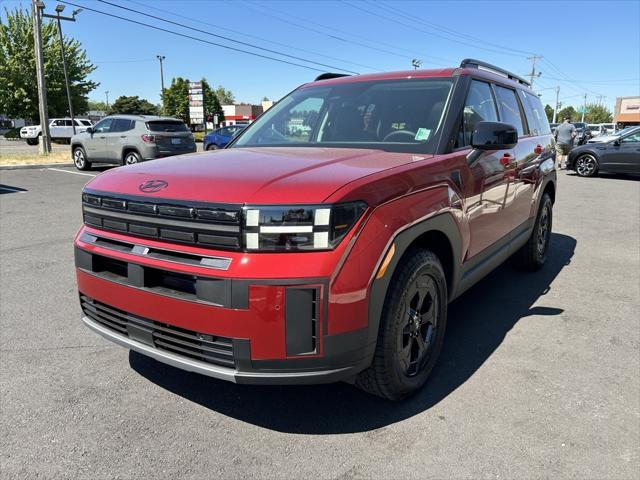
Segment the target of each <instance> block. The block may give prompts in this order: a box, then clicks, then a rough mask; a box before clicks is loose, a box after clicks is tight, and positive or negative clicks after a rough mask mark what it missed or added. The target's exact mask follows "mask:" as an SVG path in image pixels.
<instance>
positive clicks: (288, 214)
mask: <svg viewBox="0 0 640 480" xmlns="http://www.w3.org/2000/svg"><path fill="white" fill-rule="evenodd" d="M366 209H367V204H366V203H364V202H352V203H342V204H336V205H292V206H281V205H277V206H262V205H261V206H249V207H246V208H245V212H244V236H245V238H244V243H245V247H246V249H247V250H250V251H295V250H328V249H332V248H335V247H336V246H337V245H338V244H339V243H340V241H341V240H342V239H343V238H344V237H345V236H346V235H347V233H348V232H349V230H351V227H353V226H354V225H355V224H356V222H357V221H358V219H359V218H360V217H361V216H362V214H363V213H364V211H365V210H366Z"/></svg>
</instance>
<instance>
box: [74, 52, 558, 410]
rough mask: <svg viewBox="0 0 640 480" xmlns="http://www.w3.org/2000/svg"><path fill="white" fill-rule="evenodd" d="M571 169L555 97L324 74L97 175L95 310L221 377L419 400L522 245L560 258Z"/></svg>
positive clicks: (388, 76)
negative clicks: (233, 133)
mask: <svg viewBox="0 0 640 480" xmlns="http://www.w3.org/2000/svg"><path fill="white" fill-rule="evenodd" d="M554 161H555V159H554V148H553V143H552V137H551V132H550V129H549V124H548V122H547V119H546V116H545V113H544V110H543V108H542V105H541V104H540V100H539V99H538V97H537V96H536V95H535V94H534V93H533V92H532V91H531V89H530V88H529V87H528V84H527V82H526V81H524V80H522V79H521V78H518V77H517V76H515V75H513V74H511V73H509V72H506V71H504V70H502V69H500V68H497V67H495V66H491V65H489V64H486V63H483V62H480V61H477V60H465V61H463V62H462V64H461V65H460V67H459V68H448V69H443V70H425V71H409V72H396V73H384V74H374V75H359V76H342V75H337V74H325V75H321V76H320V77H318V78H317V79H316V81H314V82H311V83H308V84H305V85H302V86H301V87H299V88H298V89H296V90H295V91H293V92H292V93H291V94H289V95H287V96H286V97H284V98H283V99H282V100H280V101H279V102H278V103H277V104H276V105H274V106H273V107H272V108H271V109H270V110H268V111H267V112H266V113H265V114H263V115H262V116H261V117H260V118H259V119H258V120H257V121H256V122H255V123H253V124H252V125H251V126H250V127H249V128H247V129H246V130H245V131H244V132H243V133H242V134H240V135H239V136H238V137H236V138H235V139H234V140H233V141H232V143H231V144H230V145H229V146H228V147H227V148H226V149H224V150H218V151H215V152H205V153H202V154H193V155H188V156H182V157H176V158H169V159H163V160H157V161H152V162H147V163H144V164H140V165H134V166H130V167H127V168H117V169H114V170H110V171H108V172H105V173H103V174H101V175H99V176H98V177H96V178H95V179H94V180H92V181H91V182H90V183H89V184H87V186H86V187H85V189H84V191H83V193H82V207H83V217H84V225H83V226H82V228H81V229H80V231H79V233H78V235H77V237H76V239H75V259H76V268H77V279H78V289H79V294H80V303H81V306H82V310H83V312H84V317H83V321H84V323H86V325H87V326H89V327H90V328H91V329H93V330H94V331H96V332H97V333H99V334H101V335H102V336H104V337H106V338H108V339H110V340H112V341H114V342H116V343H119V344H120V345H123V346H125V347H128V348H130V349H132V350H136V351H138V352H141V353H142V354H144V355H148V356H150V357H153V358H155V359H156V360H158V361H160V362H164V363H168V364H170V365H173V366H176V367H178V368H182V369H185V370H189V371H193V372H198V373H201V374H204V375H209V376H211V377H215V378H219V379H224V380H229V381H232V382H237V383H254V384H300V383H322V382H333V381H339V380H345V381H351V382H355V384H356V385H358V386H359V387H361V388H363V389H364V390H366V391H368V392H371V393H374V394H377V395H380V396H383V397H386V398H390V399H400V398H403V397H405V396H407V395H409V394H411V393H413V392H415V391H416V390H418V389H419V388H420V387H422V385H423V384H424V383H425V381H426V379H427V377H428V376H429V373H430V372H431V370H432V369H433V366H434V364H435V362H436V360H437V358H438V354H439V353H440V350H441V347H442V343H443V337H444V333H445V327H446V322H447V304H448V303H449V302H451V301H452V300H453V299H455V298H456V297H457V296H459V295H460V294H462V293H463V292H464V291H465V290H467V289H468V288H469V287H471V286H472V285H473V284H474V283H476V282H477V281H478V280H480V279H481V278H482V277H484V276H485V275H486V274H487V273H489V272H490V271H491V270H492V269H494V268H495V267H496V266H498V265H499V264H500V263H502V262H503V261H504V260H505V259H507V258H508V257H510V256H512V255H516V256H517V259H518V261H519V262H520V264H521V265H522V266H524V267H525V268H528V269H531V270H535V269H539V268H540V267H542V265H543V264H544V262H545V259H546V257H547V251H548V246H549V238H550V231H551V219H552V206H553V201H554V198H555V191H556V175H555V168H554ZM487 321H491V319H487Z"/></svg>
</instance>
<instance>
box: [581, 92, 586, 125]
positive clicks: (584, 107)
mask: <svg viewBox="0 0 640 480" xmlns="http://www.w3.org/2000/svg"><path fill="white" fill-rule="evenodd" d="M586 113H587V94H586V93H585V94H584V105H583V106H582V120H580V121H581V122H583V123H584V115H585V114H586Z"/></svg>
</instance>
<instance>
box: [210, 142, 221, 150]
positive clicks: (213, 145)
mask: <svg viewBox="0 0 640 480" xmlns="http://www.w3.org/2000/svg"><path fill="white" fill-rule="evenodd" d="M219 148H220V147H218V145H216V144H215V143H212V144H211V145H207V150H218V149H219Z"/></svg>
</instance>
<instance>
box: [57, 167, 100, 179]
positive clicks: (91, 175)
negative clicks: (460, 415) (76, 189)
mask: <svg viewBox="0 0 640 480" xmlns="http://www.w3.org/2000/svg"><path fill="white" fill-rule="evenodd" d="M47 170H52V171H54V172H62V173H71V174H73V175H84V176H85V177H95V176H96V175H97V174H96V175H94V174H93V173H82V172H72V171H70V170H62V169H60V168H47Z"/></svg>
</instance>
